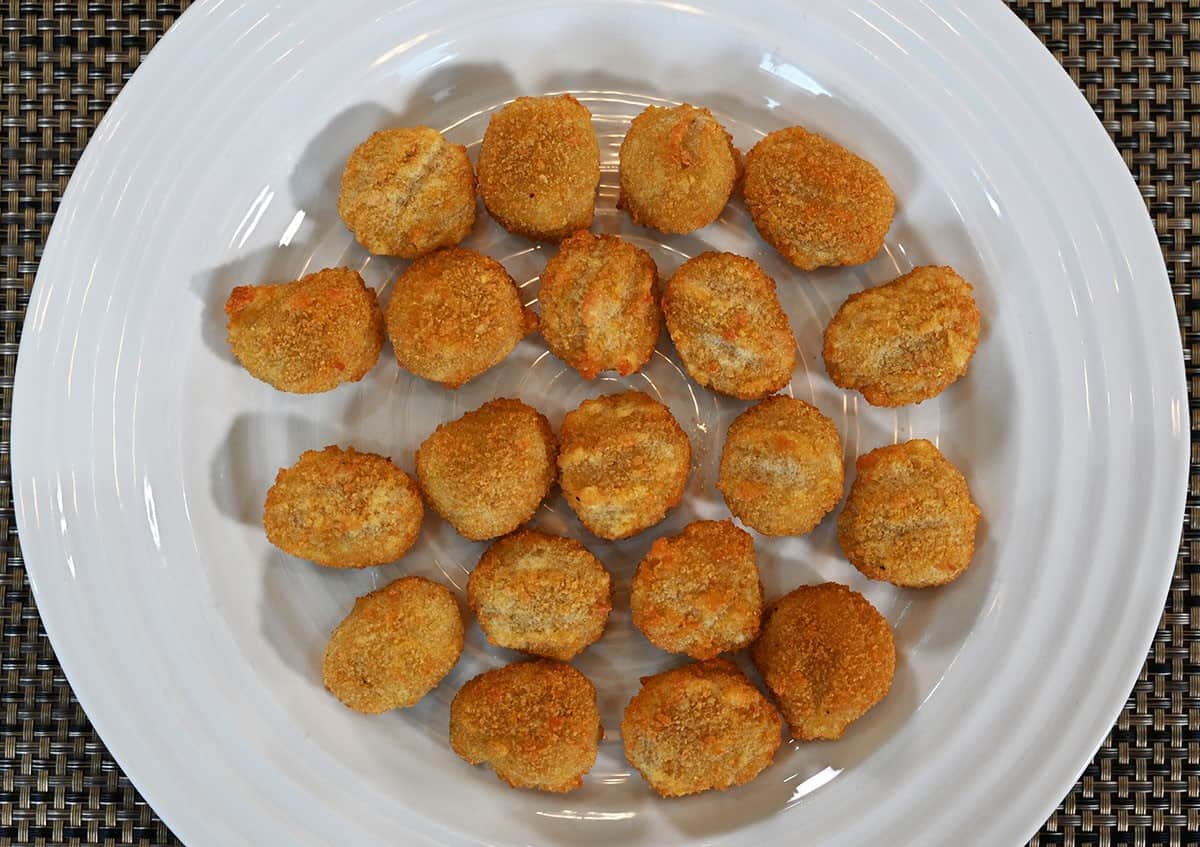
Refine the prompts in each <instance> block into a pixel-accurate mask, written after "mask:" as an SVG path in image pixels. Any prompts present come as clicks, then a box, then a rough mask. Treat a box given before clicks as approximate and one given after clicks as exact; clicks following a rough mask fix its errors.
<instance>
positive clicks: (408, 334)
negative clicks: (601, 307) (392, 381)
mask: <svg viewBox="0 0 1200 847" xmlns="http://www.w3.org/2000/svg"><path fill="white" fill-rule="evenodd" d="M386 319H387V332H388V337H389V338H390V339H391V342H392V349H393V350H395V351H396V361H397V362H399V363H400V367H402V368H404V369H405V370H408V371H411V372H412V373H415V374H416V375H417V376H420V377H423V378H425V379H428V380H430V381H431V382H440V383H441V384H442V385H444V386H446V387H447V388H458V387H459V386H460V385H462V384H463V383H464V382H466V381H467V380H469V379H473V378H474V377H477V376H479V375H480V374H481V373H483V372H484V371H486V370H487V369H488V368H491V367H492V366H494V365H497V364H499V363H500V362H501V361H503V360H504V358H505V357H506V356H507V355H508V354H509V353H511V352H512V351H513V348H514V347H516V346H517V343H518V342H520V340H521V339H522V338H524V337H525V336H526V335H528V334H529V333H530V332H532V331H533V330H534V329H535V328H536V327H537V315H536V314H534V313H533V312H531V311H530V310H528V309H526V308H524V307H523V306H522V305H521V295H520V292H519V291H518V290H517V286H516V283H515V282H514V281H513V278H512V277H511V276H509V275H508V271H506V270H505V269H504V265H502V264H500V263H499V262H497V261H496V260H495V259H492V258H489V257H487V256H484V255H481V254H479V253H476V252H475V251H474V250H466V249H463V248H461V247H452V248H450V249H449V250H439V251H438V252H436V253H433V254H431V255H429V256H425V257H423V258H421V259H417V261H415V262H413V263H412V264H411V265H410V266H409V267H408V269H407V270H405V271H404V273H402V274H400V278H399V279H397V280H396V285H395V286H394V290H393V292H392V299H391V301H390V302H389V303H388V307H387V315H386Z"/></svg>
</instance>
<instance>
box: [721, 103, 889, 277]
mask: <svg viewBox="0 0 1200 847" xmlns="http://www.w3.org/2000/svg"><path fill="white" fill-rule="evenodd" d="M742 192H743V195H744V196H745V198H746V206H747V208H748V209H749V210H750V216H751V217H752V218H753V219H754V226H755V227H757V228H758V232H759V234H760V235H762V237H763V238H764V239H766V241H767V242H768V243H769V244H771V245H772V246H773V247H775V249H776V250H778V251H779V252H780V253H782V254H783V256H784V258H785V259H787V260H788V261H789V262H791V263H792V264H793V265H795V266H796V267H798V268H800V269H801V270H806V271H811V270H813V269H814V268H820V267H828V266H836V265H859V264H862V263H863V262H866V261H869V260H870V259H872V258H874V256H875V254H876V253H878V252H879V249H880V248H881V247H883V239H884V236H886V235H887V231H888V229H889V228H890V227H891V225H892V217H893V216H894V215H895V213H896V197H895V195H893V194H892V189H891V187H890V186H889V185H888V182H887V180H886V179H884V177H883V174H881V173H880V172H879V171H878V169H876V167H875V166H874V165H872V164H871V163H870V162H868V161H866V160H864V159H860V158H859V157H858V156H855V155H854V154H853V153H851V152H850V151H849V150H847V149H846V148H845V147H842V146H841V145H840V144H837V143H836V142H833V141H830V140H829V139H828V138H824V137H823V136H820V135H817V134H816V133H815V132H809V131H808V130H806V129H804V127H799V126H793V127H788V128H787V129H780V130H776V131H775V132H772V133H771V134H770V135H768V136H766V137H765V138H763V139H761V140H760V141H759V142H758V143H757V144H755V145H754V147H753V148H752V149H751V150H750V152H749V153H747V154H746V181H745V185H744V186H743V188H742Z"/></svg>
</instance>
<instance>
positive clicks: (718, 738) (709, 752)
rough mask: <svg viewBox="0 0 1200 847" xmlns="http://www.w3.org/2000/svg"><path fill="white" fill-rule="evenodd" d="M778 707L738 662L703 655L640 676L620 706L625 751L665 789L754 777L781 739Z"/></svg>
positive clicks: (673, 791) (691, 790)
mask: <svg viewBox="0 0 1200 847" xmlns="http://www.w3.org/2000/svg"><path fill="white" fill-rule="evenodd" d="M781 723H782V722H781V721H780V720H779V713H778V712H776V711H775V709H774V707H773V706H771V704H770V702H768V701H767V698H766V697H764V696H763V695H762V694H761V693H759V690H758V689H757V688H755V687H754V686H753V685H752V684H751V683H750V681H749V680H748V679H746V677H745V676H743V675H742V672H741V671H739V670H738V669H737V665H735V664H734V663H733V662H730V661H728V660H727V659H709V660H708V661H707V662H696V663H694V664H690V665H685V666H683V667H682V668H675V669H674V670H669V671H666V672H664V673H660V674H656V675H654V676H649V677H644V678H643V679H642V688H641V690H640V691H638V693H637V694H635V695H634V697H633V699H632V700H630V701H629V705H628V706H626V707H625V717H624V718H623V719H622V720H621V738H622V740H623V741H624V742H625V758H626V759H628V760H629V764H631V765H633V766H634V767H635V768H637V770H638V773H640V774H641V775H642V777H643V778H645V780H646V782H648V783H650V787H651V788H653V789H654V790H655V791H657V792H658V793H659V794H660V795H662V796H663V797H682V796H684V795H685V794H696V793H698V792H700V791H709V790H712V789H714V788H715V789H717V790H718V791H723V790H724V789H726V788H729V787H731V786H734V785H742V784H743V783H746V782H749V781H750V780H752V779H754V778H755V777H756V776H758V775H759V774H760V773H762V772H763V770H764V769H765V768H766V767H767V766H768V765H770V764H771V762H772V761H773V760H774V758H775V751H776V750H778V749H779V745H780V742H781V740H782V739H781V737H780V726H781Z"/></svg>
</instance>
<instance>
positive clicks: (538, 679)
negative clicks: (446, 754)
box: [450, 659, 604, 792]
mask: <svg viewBox="0 0 1200 847" xmlns="http://www.w3.org/2000/svg"><path fill="white" fill-rule="evenodd" d="M603 735H604V729H603V728H602V727H601V725H600V710H599V709H598V708H597V706H596V688H595V686H593V685H592V683H591V680H589V679H588V678H587V677H586V676H584V675H583V674H581V673H580V672H579V671H577V670H575V668H573V667H571V666H570V665H567V664H563V663H562V662H551V661H547V660H545V659H539V660H537V661H533V662H517V663H516V664H512V665H507V666H505V667H502V668H496V669H495V670H490V671H487V672H486V673H482V674H480V675H479V676H477V677H475V678H474V679H472V680H470V681H469V682H468V683H467V684H466V685H464V686H463V687H462V688H461V689H460V690H459V692H458V694H456V695H455V697H454V700H453V702H451V704H450V746H451V747H453V748H454V752H455V753H457V754H458V755H460V756H462V757H463V758H464V759H466V760H467V761H468V762H470V763H471V764H472V765H478V764H480V763H481V762H482V763H486V764H488V765H491V768H492V770H493V771H495V772H496V776H498V777H500V779H502V780H503V781H504V782H506V783H508V784H509V785H510V786H512V787H513V788H536V789H538V790H539V791H557V792H562V791H571V790H573V789H575V788H578V787H579V786H580V785H582V784H583V775H584V774H585V773H587V772H588V771H589V770H591V768H592V765H594V764H595V763H596V754H597V752H598V751H599V748H600V738H601V736H603Z"/></svg>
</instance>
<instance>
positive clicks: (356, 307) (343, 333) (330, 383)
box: [225, 268, 383, 394]
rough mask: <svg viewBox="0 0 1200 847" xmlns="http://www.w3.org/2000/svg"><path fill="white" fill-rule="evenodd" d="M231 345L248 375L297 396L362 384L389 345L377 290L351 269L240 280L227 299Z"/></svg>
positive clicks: (334, 269)
mask: <svg viewBox="0 0 1200 847" xmlns="http://www.w3.org/2000/svg"><path fill="white" fill-rule="evenodd" d="M225 314H227V315H228V316H229V324H228V333H229V347H230V349H232V350H233V355H234V356H236V357H237V360H238V361H239V362H241V363H242V367H244V368H245V369H246V370H247V371H249V372H250V375H251V376H253V377H255V378H257V379H261V380H262V381H263V382H266V383H269V384H270V385H272V386H274V387H275V388H278V389H279V390H280V391H290V392H292V393H293V394H315V393H317V392H321V391H329V390H330V389H333V388H337V387H338V386H339V385H341V384H342V383H343V382H357V381H358V380H360V379H362V378H363V377H364V376H365V375H366V373H367V371H369V370H370V369H371V368H373V367H374V366H375V362H376V361H378V359H379V351H380V350H381V349H383V313H382V312H380V311H379V304H378V303H376V302H375V289H373V288H368V287H367V285H366V284H365V283H364V282H363V280H362V277H361V276H359V275H358V273H357V272H356V271H352V270H350V269H349V268H327V269H325V270H323V271H317V272H316V273H312V274H309V275H308V276H305V277H302V278H300V279H298V280H296V281H295V282H285V283H281V284H279V285H239V286H238V287H237V288H235V289H233V291H232V292H230V294H229V299H228V300H227V301H226V302H225Z"/></svg>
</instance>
